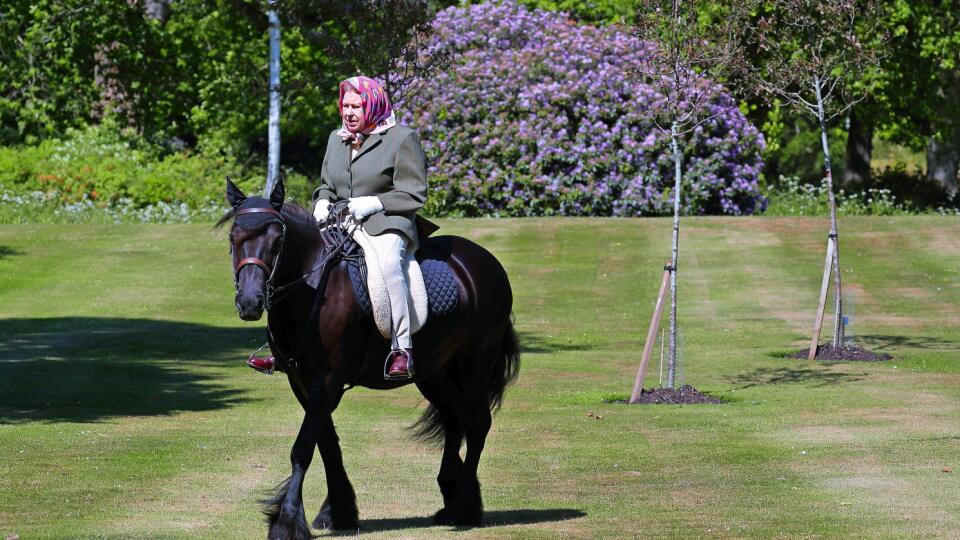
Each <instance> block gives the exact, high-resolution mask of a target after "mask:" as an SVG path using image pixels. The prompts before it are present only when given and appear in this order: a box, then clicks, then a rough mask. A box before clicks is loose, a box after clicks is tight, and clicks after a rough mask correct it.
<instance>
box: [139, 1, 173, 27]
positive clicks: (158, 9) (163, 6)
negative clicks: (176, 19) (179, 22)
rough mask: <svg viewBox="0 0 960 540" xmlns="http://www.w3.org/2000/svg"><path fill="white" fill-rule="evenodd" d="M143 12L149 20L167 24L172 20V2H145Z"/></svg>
mask: <svg viewBox="0 0 960 540" xmlns="http://www.w3.org/2000/svg"><path fill="white" fill-rule="evenodd" d="M143 12H144V14H145V15H146V16H147V18H148V19H151V20H154V21H160V23H161V24H163V23H166V22H167V19H169V18H170V0H144V2H143Z"/></svg>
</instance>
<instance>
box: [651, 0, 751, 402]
mask: <svg viewBox="0 0 960 540" xmlns="http://www.w3.org/2000/svg"><path fill="white" fill-rule="evenodd" d="M712 4H713V9H714V10H715V11H714V12H713V13H710V12H709V11H708V8H707V4H706V3H703V2H696V1H694V0H641V1H640V2H639V6H638V8H637V14H636V23H635V33H636V35H637V37H638V38H640V39H641V40H642V41H643V42H644V43H646V44H647V45H648V46H649V54H648V56H647V59H648V60H647V62H646V66H645V71H644V73H640V74H639V76H640V77H642V78H644V79H646V80H648V81H649V82H651V83H652V84H653V85H654V86H655V87H656V88H657V89H658V91H659V93H660V94H661V95H662V96H663V98H664V99H663V101H662V102H660V103H659V104H658V106H656V109H655V113H656V115H655V120H656V127H657V128H658V129H659V130H661V131H662V132H663V133H665V134H667V135H669V136H670V150H671V153H672V156H673V165H674V167H673V180H674V188H673V238H672V244H671V246H672V247H671V263H670V267H669V270H670V341H669V361H668V370H667V386H668V387H669V388H675V387H676V382H677V381H676V371H677V305H678V301H677V273H678V269H679V258H680V212H681V195H682V188H683V152H682V150H681V145H682V144H683V143H684V142H685V141H686V140H687V138H688V137H689V136H691V135H692V134H693V133H694V132H695V131H697V129H698V128H700V127H701V126H702V125H703V124H704V123H706V122H709V121H711V120H713V119H714V118H716V117H717V116H720V115H723V114H726V113H728V112H729V111H730V110H732V109H735V108H737V103H736V101H734V100H733V99H731V98H729V97H724V92H723V90H724V89H725V87H724V84H723V83H724V81H727V82H730V81H734V80H736V75H737V74H738V73H739V72H740V71H741V70H742V68H743V62H744V55H743V51H742V47H741V41H740V39H741V25H742V24H743V21H745V20H746V15H747V13H748V12H747V11H746V10H744V9H743V7H744V6H745V4H743V3H739V2H732V3H731V4H730V5H729V6H719V5H718V4H717V3H716V2H713V3H712ZM701 14H703V15H704V16H700V15H701ZM710 15H712V16H710Z"/></svg>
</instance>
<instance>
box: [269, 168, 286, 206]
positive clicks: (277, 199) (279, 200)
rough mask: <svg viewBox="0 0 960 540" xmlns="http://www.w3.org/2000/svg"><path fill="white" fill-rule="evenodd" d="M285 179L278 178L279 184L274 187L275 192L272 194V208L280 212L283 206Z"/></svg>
mask: <svg viewBox="0 0 960 540" xmlns="http://www.w3.org/2000/svg"><path fill="white" fill-rule="evenodd" d="M283 195H284V187H283V177H282V176H281V177H280V178H277V184H276V185H275V186H273V191H272V192H271V193H270V206H272V207H273V209H274V210H280V207H281V206H283Z"/></svg>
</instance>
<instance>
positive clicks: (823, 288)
mask: <svg viewBox="0 0 960 540" xmlns="http://www.w3.org/2000/svg"><path fill="white" fill-rule="evenodd" d="M834 242H835V239H834V238H833V236H831V237H830V238H828V239H827V258H826V261H824V263H823V282H822V283H821V284H820V305H818V306H817V318H816V321H815V322H814V323H813V339H811V340H810V353H809V354H808V355H807V360H808V361H810V362H813V360H814V359H815V358H816V357H817V345H818V344H819V343H820V329H821V328H822V327H823V308H824V306H825V304H826V302H827V289H829V288H830V270H831V268H832V267H833V243H834Z"/></svg>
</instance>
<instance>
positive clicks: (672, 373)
mask: <svg viewBox="0 0 960 540" xmlns="http://www.w3.org/2000/svg"><path fill="white" fill-rule="evenodd" d="M678 137H679V135H678V133H677V123H676V122H674V123H673V124H671V125H670V148H672V149H673V177H674V186H673V248H672V256H671V258H670V357H669V360H668V363H667V387H668V388H675V387H676V383H677V380H676V375H677V259H678V258H679V257H678V255H679V254H680V185H681V184H680V179H681V167H682V159H683V156H682V155H681V154H680V144H679V142H678V141H677V138H678Z"/></svg>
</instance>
